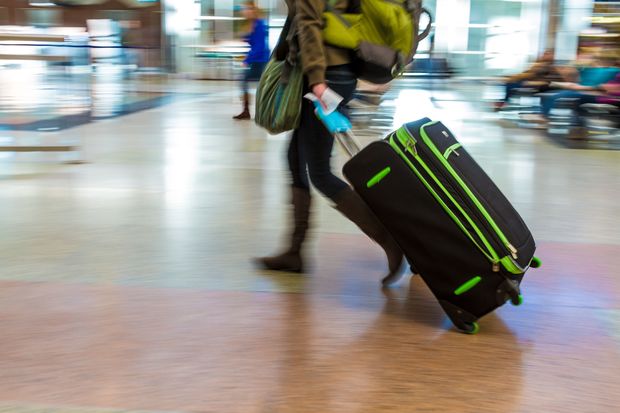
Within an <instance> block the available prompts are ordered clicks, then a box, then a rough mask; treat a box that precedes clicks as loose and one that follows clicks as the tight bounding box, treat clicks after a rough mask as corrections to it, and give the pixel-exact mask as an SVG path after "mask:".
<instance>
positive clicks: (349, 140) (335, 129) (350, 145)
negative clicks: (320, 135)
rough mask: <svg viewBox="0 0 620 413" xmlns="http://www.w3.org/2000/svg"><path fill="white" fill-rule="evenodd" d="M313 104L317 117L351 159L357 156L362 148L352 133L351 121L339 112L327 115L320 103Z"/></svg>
mask: <svg viewBox="0 0 620 413" xmlns="http://www.w3.org/2000/svg"><path fill="white" fill-rule="evenodd" d="M313 103H314V112H315V113H316V116H317V117H318V118H319V119H320V120H321V121H322V122H323V124H324V125H325V127H326V128H327V130H328V131H329V132H330V133H331V134H332V135H334V137H335V138H336V140H337V141H338V143H339V144H340V145H341V146H342V147H343V148H344V150H345V152H347V154H348V155H349V157H353V156H354V155H356V154H357V153H358V152H359V151H360V150H361V149H360V148H361V147H360V144H359V143H358V142H357V139H356V138H355V135H353V133H352V132H351V129H352V125H351V121H350V120H349V119H348V118H347V117H346V116H344V115H343V114H342V113H340V112H338V111H337V110H335V111H333V112H331V113H328V114H326V113H325V111H324V110H323V106H321V103H320V102H318V101H314V102H313Z"/></svg>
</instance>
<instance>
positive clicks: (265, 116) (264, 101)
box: [255, 59, 303, 134]
mask: <svg viewBox="0 0 620 413" xmlns="http://www.w3.org/2000/svg"><path fill="white" fill-rule="evenodd" d="M302 92H303V73H302V71H301V67H299V64H295V65H291V64H290V63H289V62H288V61H286V60H283V61H278V60H275V59H272V60H271V61H270V62H269V63H267V67H266V68H265V71H264V72H263V75H262V76H261V78H260V82H259V84H258V89H257V91H256V116H255V121H256V124H257V125H259V126H261V127H263V128H265V129H267V130H268V131H269V132H270V133H272V134H277V133H282V132H286V131H290V130H292V129H295V128H297V127H298V126H299V119H300V117H301V100H302Z"/></svg>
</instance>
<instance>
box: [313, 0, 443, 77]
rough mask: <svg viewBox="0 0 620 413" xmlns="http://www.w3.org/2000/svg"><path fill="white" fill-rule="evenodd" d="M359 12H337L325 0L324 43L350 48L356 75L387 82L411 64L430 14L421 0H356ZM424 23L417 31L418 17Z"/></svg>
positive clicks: (329, 1) (425, 32)
mask: <svg viewBox="0 0 620 413" xmlns="http://www.w3.org/2000/svg"><path fill="white" fill-rule="evenodd" d="M359 1H360V8H359V10H360V13H355V14H352V13H341V12H339V11H337V10H335V9H334V8H333V5H334V4H335V0H328V5H327V9H326V12H325V13H324V14H323V17H324V23H325V26H324V28H323V40H324V41H325V43H326V44H329V45H332V46H336V47H342V48H345V49H351V50H353V51H354V55H355V62H354V63H355V67H356V71H357V76H358V78H360V79H362V80H366V81H369V82H372V83H379V84H382V83H387V82H389V81H391V80H392V79H394V78H396V77H398V76H399V75H400V74H401V73H402V72H403V71H404V70H405V67H406V66H407V65H408V64H409V63H411V61H412V60H413V56H414V55H415V52H416V50H417V48H418V44H419V43H420V41H421V40H423V39H424V38H426V36H428V34H429V32H430V29H431V15H430V13H429V12H428V10H426V9H425V8H423V7H422V0H359ZM423 14H425V15H427V16H428V25H427V26H426V28H425V29H424V30H423V31H422V32H420V17H421V16H422V15H423Z"/></svg>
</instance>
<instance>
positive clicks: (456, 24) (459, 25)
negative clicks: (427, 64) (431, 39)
mask: <svg viewBox="0 0 620 413" xmlns="http://www.w3.org/2000/svg"><path fill="white" fill-rule="evenodd" d="M469 10H470V0H437V8H436V12H435V13H436V14H437V15H436V16H435V51H437V52H454V51H465V50H467V41H468V38H469V27H468V25H469Z"/></svg>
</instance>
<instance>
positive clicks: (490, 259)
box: [390, 136, 499, 263]
mask: <svg viewBox="0 0 620 413" xmlns="http://www.w3.org/2000/svg"><path fill="white" fill-rule="evenodd" d="M393 140H394V136H392V137H390V146H392V148H393V149H394V150H395V151H396V152H397V153H398V154H399V155H400V157H401V158H402V159H403V160H404V161H405V162H406V163H407V165H409V168H411V170H412V171H413V172H414V173H415V174H416V175H417V177H418V179H419V180H420V182H422V184H424V186H425V187H426V189H428V191H429V192H430V193H431V195H433V197H434V198H435V200H437V202H439V204H440V205H441V206H442V208H443V209H444V211H446V213H447V214H448V215H449V216H450V217H451V218H452V220H453V221H454V222H455V223H456V224H457V225H458V227H459V228H460V229H461V231H463V233H464V234H465V235H466V236H467V237H468V238H469V240H470V241H471V242H472V243H473V244H474V245H475V246H476V247H477V248H478V249H479V250H480V252H482V254H483V255H484V256H485V257H487V259H488V260H489V261H491V262H492V263H496V262H499V258H496V257H497V254H495V251H493V249H492V248H491V250H492V255H490V254H489V251H485V249H484V248H483V247H481V246H480V244H478V242H477V241H476V240H475V239H474V237H473V236H472V235H471V233H470V232H469V231H468V230H467V228H465V225H463V223H462V222H461V220H460V219H459V218H458V217H457V216H456V214H455V213H454V212H453V211H452V210H451V209H450V207H449V206H448V205H446V203H445V202H444V201H443V199H441V197H440V196H439V195H438V194H437V192H436V191H435V190H434V189H433V187H432V186H431V185H430V184H429V183H428V181H427V180H426V179H425V178H424V177H423V176H422V174H421V173H420V171H419V170H418V169H417V168H416V167H415V166H414V165H413V163H411V161H410V160H409V158H407V156H406V155H405V154H404V153H403V151H402V150H401V149H400V148H399V147H398V146H396V145H395V144H394V142H393ZM440 185H441V184H440ZM442 189H443V190H444V191H445V188H443V187H442ZM453 202H454V200H453Z"/></svg>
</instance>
